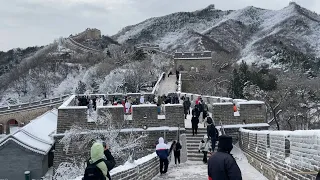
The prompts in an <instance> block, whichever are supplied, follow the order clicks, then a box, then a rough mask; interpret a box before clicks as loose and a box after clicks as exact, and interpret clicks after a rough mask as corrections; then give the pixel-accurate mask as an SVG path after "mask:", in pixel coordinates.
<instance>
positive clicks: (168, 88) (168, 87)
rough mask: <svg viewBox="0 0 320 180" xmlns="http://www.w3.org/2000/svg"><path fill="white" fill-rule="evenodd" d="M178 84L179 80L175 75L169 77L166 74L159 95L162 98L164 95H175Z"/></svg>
mask: <svg viewBox="0 0 320 180" xmlns="http://www.w3.org/2000/svg"><path fill="white" fill-rule="evenodd" d="M176 82H177V78H176V75H175V74H173V75H170V77H168V74H166V77H165V79H164V81H162V82H161V83H160V87H159V90H158V93H157V95H158V96H162V95H164V94H165V95H168V93H175V92H176V91H177V84H176Z"/></svg>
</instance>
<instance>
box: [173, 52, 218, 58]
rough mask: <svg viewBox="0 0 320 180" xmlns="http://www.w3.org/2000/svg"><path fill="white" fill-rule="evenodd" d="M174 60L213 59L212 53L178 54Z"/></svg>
mask: <svg viewBox="0 0 320 180" xmlns="http://www.w3.org/2000/svg"><path fill="white" fill-rule="evenodd" d="M174 59H212V54H211V51H204V52H176V53H175V54H174Z"/></svg>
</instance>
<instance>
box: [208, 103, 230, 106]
mask: <svg viewBox="0 0 320 180" xmlns="http://www.w3.org/2000/svg"><path fill="white" fill-rule="evenodd" d="M212 105H213V106H225V105H233V103H232V102H224V103H212Z"/></svg>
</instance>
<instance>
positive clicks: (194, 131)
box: [192, 124, 198, 135]
mask: <svg viewBox="0 0 320 180" xmlns="http://www.w3.org/2000/svg"><path fill="white" fill-rule="evenodd" d="M192 134H193V135H194V134H198V124H192Z"/></svg>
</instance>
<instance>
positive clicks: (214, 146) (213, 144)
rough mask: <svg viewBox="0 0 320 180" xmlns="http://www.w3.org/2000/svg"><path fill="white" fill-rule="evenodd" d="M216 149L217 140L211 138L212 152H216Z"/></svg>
mask: <svg viewBox="0 0 320 180" xmlns="http://www.w3.org/2000/svg"><path fill="white" fill-rule="evenodd" d="M215 148H216V140H215V139H213V137H211V149H212V152H214V149H215Z"/></svg>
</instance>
